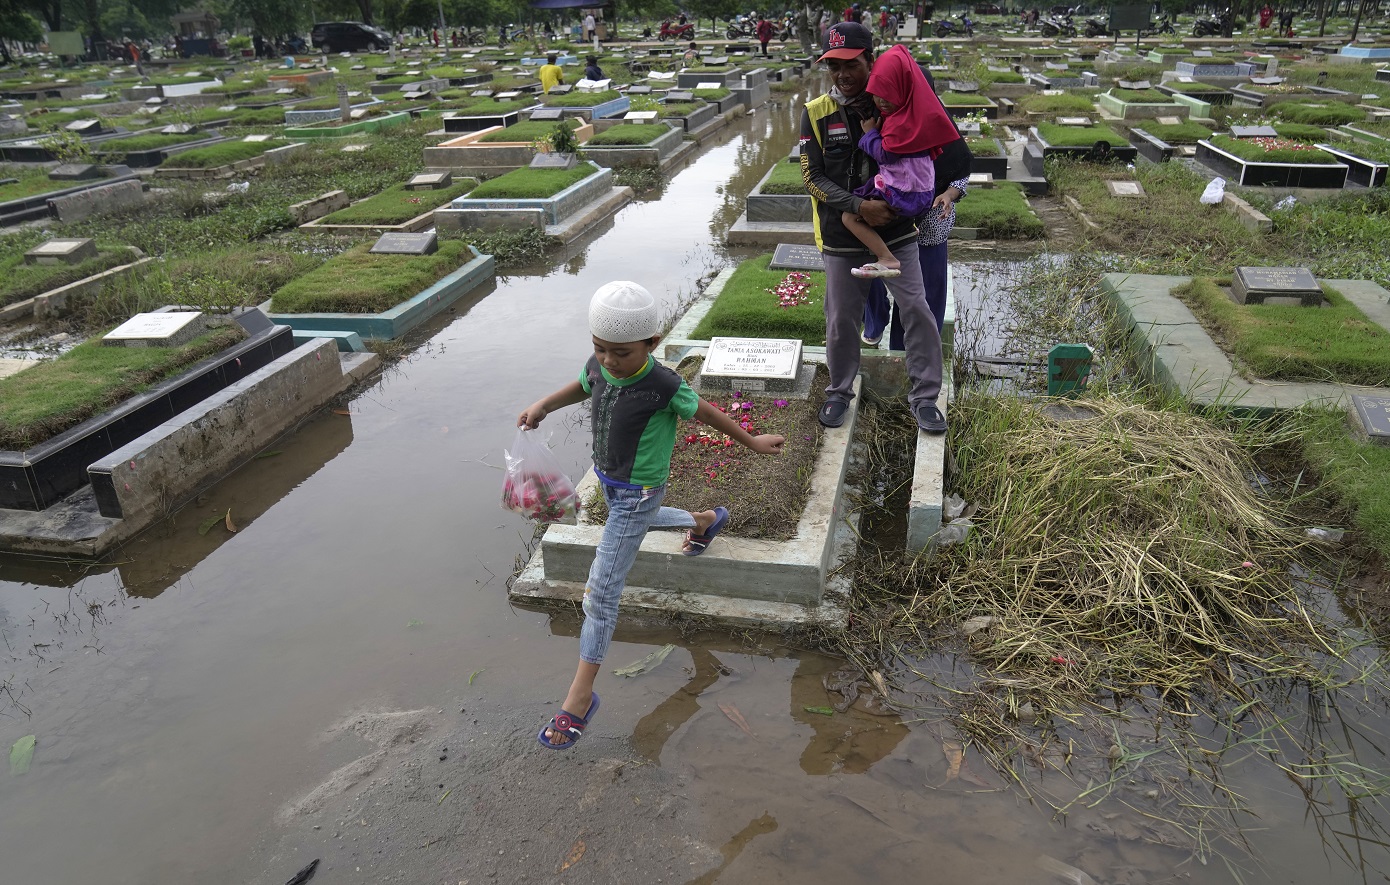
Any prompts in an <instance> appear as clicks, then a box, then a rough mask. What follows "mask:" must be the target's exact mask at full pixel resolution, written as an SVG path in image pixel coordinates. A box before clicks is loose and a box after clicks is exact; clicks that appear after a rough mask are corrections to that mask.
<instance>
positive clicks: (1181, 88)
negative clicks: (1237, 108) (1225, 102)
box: [1163, 80, 1227, 98]
mask: <svg viewBox="0 0 1390 885" xmlns="http://www.w3.org/2000/svg"><path fill="white" fill-rule="evenodd" d="M1163 85H1164V86H1166V87H1167V88H1169V89H1173V90H1176V91H1178V92H1181V93H1182V94H1183V95H1191V96H1194V97H1196V98H1201V97H1202V96H1204V95H1226V94H1227V92H1226V90H1225V89H1222V88H1221V87H1219V86H1212V85H1211V84H1210V83H1183V82H1180V81H1178V80H1173V81H1171V82H1168V83H1164V84H1163Z"/></svg>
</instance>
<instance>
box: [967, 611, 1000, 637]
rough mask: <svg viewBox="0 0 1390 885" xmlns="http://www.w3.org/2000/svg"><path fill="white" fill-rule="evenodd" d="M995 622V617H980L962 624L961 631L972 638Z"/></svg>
mask: <svg viewBox="0 0 1390 885" xmlns="http://www.w3.org/2000/svg"><path fill="white" fill-rule="evenodd" d="M994 621H995V618H994V616H993V615H980V616H979V617H975V618H970V619H969V620H967V621H966V622H965V623H964V624H961V625H960V631H961V632H962V633H964V634H965V635H966V636H970V635H971V634H973V633H978V632H979V631H981V630H984V629H986V628H988V627H989V626H991V625H992V624H993V623H994Z"/></svg>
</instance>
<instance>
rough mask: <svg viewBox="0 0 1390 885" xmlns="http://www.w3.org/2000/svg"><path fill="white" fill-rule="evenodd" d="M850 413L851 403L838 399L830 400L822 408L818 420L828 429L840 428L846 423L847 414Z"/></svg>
mask: <svg viewBox="0 0 1390 885" xmlns="http://www.w3.org/2000/svg"><path fill="white" fill-rule="evenodd" d="M848 411H849V403H847V402H844V401H842V400H838V399H828V400H826V401H825V405H823V406H821V407H820V412H819V413H818V414H817V415H816V418H818V419H819V420H820V423H821V424H823V425H824V426H826V427H839V426H840V425H841V424H844V423H845V412H848Z"/></svg>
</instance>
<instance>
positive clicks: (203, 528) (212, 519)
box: [198, 513, 224, 535]
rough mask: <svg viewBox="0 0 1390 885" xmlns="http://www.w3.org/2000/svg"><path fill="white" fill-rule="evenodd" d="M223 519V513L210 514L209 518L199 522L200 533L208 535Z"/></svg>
mask: <svg viewBox="0 0 1390 885" xmlns="http://www.w3.org/2000/svg"><path fill="white" fill-rule="evenodd" d="M223 519H224V517H223V515H222V514H221V513H219V514H217V515H216V516H209V517H208V518H207V519H205V520H203V521H202V522H200V523H198V534H200V535H206V534H207V533H208V532H210V531H212V527H213V526H215V525H217V524H218V523H219V522H221V521H222V520H223Z"/></svg>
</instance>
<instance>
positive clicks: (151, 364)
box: [0, 325, 246, 450]
mask: <svg viewBox="0 0 1390 885" xmlns="http://www.w3.org/2000/svg"><path fill="white" fill-rule="evenodd" d="M245 337H246V333H245V332H244V331H242V329H241V327H240V326H237V325H232V326H230V327H225V328H219V329H213V330H210V331H208V332H206V333H204V334H203V335H200V336H199V337H198V338H196V339H194V340H193V341H190V342H189V343H188V344H185V345H183V346H182V347H107V346H106V345H104V344H102V343H101V339H100V338H96V339H93V340H91V341H87V342H85V343H83V344H79V345H78V346H77V347H74V348H73V349H72V350H70V351H68V352H67V353H65V354H63V355H62V356H60V357H58V358H56V359H53V360H49V361H47V362H44V363H41V364H40V365H37V366H34V367H33V368H31V369H26V370H25V371H23V372H20V373H18V374H16V375H11V376H10V377H8V378H4V379H0V449H11V450H23V449H27V448H30V447H32V446H35V445H37V444H38V443H41V442H43V441H44V440H46V439H51V438H52V437H54V436H57V435H58V434H60V433H62V432H63V431H64V430H67V429H69V428H71V427H75V426H77V425H78V424H81V423H82V422H83V421H86V420H87V419H88V418H91V417H93V416H95V415H99V414H101V413H103V412H105V411H107V410H109V409H111V408H113V407H114V406H116V405H117V404H119V403H120V402H121V401H123V400H125V399H128V398H130V397H131V396H133V395H135V394H137V393H139V392H140V391H142V390H145V389H146V388H148V387H150V386H151V385H153V384H157V383H158V382H160V381H163V380H166V379H168V378H172V377H173V376H175V375H177V374H178V373H180V372H182V371H183V370H184V369H186V368H187V367H188V366H191V365H192V364H194V363H196V362H197V361H198V360H201V359H203V358H204V357H208V356H211V355H213V354H215V353H218V352H220V351H222V350H225V349H226V348H228V347H231V346H232V345H233V344H235V343H237V342H238V341H240V340H242V339H243V338H245Z"/></svg>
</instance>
